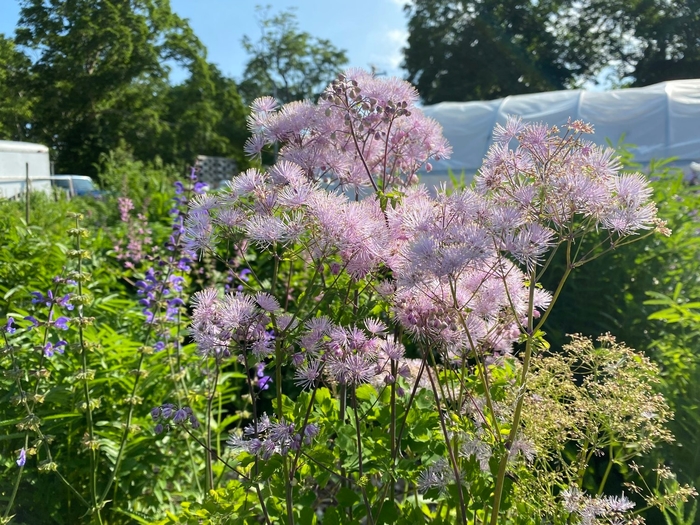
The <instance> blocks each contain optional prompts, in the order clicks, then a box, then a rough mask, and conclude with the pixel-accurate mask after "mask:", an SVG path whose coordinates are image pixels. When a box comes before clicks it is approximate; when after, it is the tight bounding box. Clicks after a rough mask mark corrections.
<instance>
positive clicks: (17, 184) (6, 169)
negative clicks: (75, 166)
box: [0, 140, 51, 198]
mask: <svg viewBox="0 0 700 525" xmlns="http://www.w3.org/2000/svg"><path fill="white" fill-rule="evenodd" d="M50 177H51V162H50V160H49V148H47V147H46V146H42V145H41V144H32V143H30V142H15V141H10V140H0V198H16V197H18V196H19V195H21V194H23V193H25V192H26V191H27V190H29V191H43V192H44V193H51V181H50Z"/></svg>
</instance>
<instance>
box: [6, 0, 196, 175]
mask: <svg viewBox="0 0 700 525" xmlns="http://www.w3.org/2000/svg"><path fill="white" fill-rule="evenodd" d="M20 3H21V17H20V21H19V26H18V28H17V32H16V41H17V44H19V45H21V46H25V47H27V48H30V49H33V50H35V51H36V52H37V53H38V58H37V60H36V61H35V62H34V63H33V64H32V66H31V74H32V75H31V77H32V81H31V83H30V89H31V91H32V92H33V94H34V96H35V97H36V100H37V102H36V104H35V111H34V115H33V122H32V135H33V137H32V138H34V139H35V140H37V141H40V142H42V143H45V144H47V145H49V146H51V147H52V148H53V150H54V152H55V154H56V163H57V166H58V170H62V171H65V170H71V171H73V172H79V173H93V172H94V167H93V164H94V162H95V161H96V160H97V158H98V157H99V155H100V154H101V153H103V152H106V151H108V150H110V149H113V148H114V147H116V146H117V145H118V144H120V143H121V142H126V144H127V145H136V146H138V148H139V149H140V150H141V151H146V150H148V151H150V152H151V155H152V154H153V152H154V151H156V150H157V141H158V137H159V136H160V135H161V133H162V131H163V126H164V123H163V122H162V121H161V119H160V115H161V113H162V111H163V110H164V97H163V94H165V93H167V91H168V89H169V84H168V73H169V70H168V67H167V66H166V65H164V64H165V63H166V62H167V61H175V62H178V63H181V64H185V65H187V64H188V63H191V62H192V61H194V60H198V59H202V57H203V56H204V48H203V46H202V45H201V43H200V42H199V40H198V39H197V38H196V37H195V35H194V34H193V32H192V31H191V29H190V28H189V26H188V25H187V23H186V22H185V21H183V20H182V19H180V18H179V17H178V16H176V15H175V14H174V13H173V12H172V11H171V10H170V5H169V2H168V0H20Z"/></svg>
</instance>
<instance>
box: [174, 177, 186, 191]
mask: <svg viewBox="0 0 700 525" xmlns="http://www.w3.org/2000/svg"><path fill="white" fill-rule="evenodd" d="M184 191H185V187H184V186H183V185H182V182H180V181H179V180H178V181H176V182H175V194H176V195H180V194H182V192H184Z"/></svg>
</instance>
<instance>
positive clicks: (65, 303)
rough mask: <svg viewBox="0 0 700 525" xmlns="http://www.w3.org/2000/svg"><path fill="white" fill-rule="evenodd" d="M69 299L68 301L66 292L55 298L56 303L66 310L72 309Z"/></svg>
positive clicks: (68, 295)
mask: <svg viewBox="0 0 700 525" xmlns="http://www.w3.org/2000/svg"><path fill="white" fill-rule="evenodd" d="M69 301H70V294H69V293H67V294H66V295H64V296H63V297H59V298H58V299H57V300H56V304H57V305H58V306H62V307H63V308H66V309H67V310H72V309H73V305H72V304H70V302H69Z"/></svg>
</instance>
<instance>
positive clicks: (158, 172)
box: [97, 149, 184, 217]
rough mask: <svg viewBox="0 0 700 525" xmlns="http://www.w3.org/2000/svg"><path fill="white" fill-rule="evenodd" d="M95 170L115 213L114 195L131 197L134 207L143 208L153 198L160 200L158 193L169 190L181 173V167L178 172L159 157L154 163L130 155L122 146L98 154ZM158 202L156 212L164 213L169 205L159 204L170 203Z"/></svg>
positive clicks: (109, 207) (115, 213)
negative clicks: (96, 169) (98, 160)
mask: <svg viewBox="0 0 700 525" xmlns="http://www.w3.org/2000/svg"><path fill="white" fill-rule="evenodd" d="M98 170H99V171H98V174H97V177H98V180H99V181H100V185H101V186H102V188H103V189H104V190H106V191H107V198H108V200H109V204H111V206H106V208H108V209H109V211H110V213H112V214H113V215H115V216H116V217H118V209H117V207H116V206H115V204H116V203H115V202H114V197H115V196H120V197H126V198H129V199H131V200H132V202H133V203H134V207H135V208H136V209H137V210H139V211H142V209H143V207H144V206H148V204H149V203H151V202H152V201H153V200H154V199H155V200H156V201H158V200H162V199H159V198H158V197H159V196H160V195H166V194H169V193H170V191H171V190H172V187H173V184H174V182H175V181H176V180H177V179H178V175H179V176H182V175H184V170H183V172H181V173H178V172H177V171H176V169H175V168H174V167H173V166H167V165H163V163H162V162H161V161H160V160H159V159H156V160H155V162H153V163H150V162H143V161H140V160H135V159H134V157H133V155H132V154H131V153H130V152H128V151H126V150H124V149H116V150H113V151H110V152H108V153H105V154H103V155H101V156H100V162H99V165H98ZM159 204H160V206H159V208H160V209H159V210H157V211H158V212H160V213H158V215H159V216H161V217H162V216H166V214H167V209H168V208H166V209H165V210H163V209H162V208H163V207H164V206H168V204H169V203H167V202H165V203H163V202H160V203H159Z"/></svg>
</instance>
